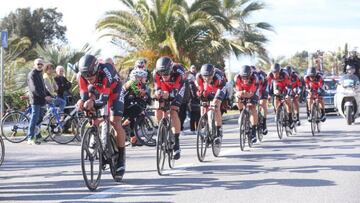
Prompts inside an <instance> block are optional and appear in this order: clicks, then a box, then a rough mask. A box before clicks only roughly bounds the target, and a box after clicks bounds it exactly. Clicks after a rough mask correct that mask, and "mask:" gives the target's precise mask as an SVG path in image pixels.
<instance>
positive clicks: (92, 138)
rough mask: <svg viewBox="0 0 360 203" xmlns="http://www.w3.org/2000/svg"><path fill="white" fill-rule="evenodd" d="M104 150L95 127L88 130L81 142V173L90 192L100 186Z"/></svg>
mask: <svg viewBox="0 0 360 203" xmlns="http://www.w3.org/2000/svg"><path fill="white" fill-rule="evenodd" d="M102 156H103V153H102V148H101V142H100V139H99V136H98V135H97V132H96V129H95V127H91V128H88V129H87V130H86V132H85V134H84V137H83V139H82V142H81V171H82V175H83V178H84V181H85V184H86V187H87V188H89V190H91V191H94V190H96V188H97V187H98V186H99V184H100V179H101V173H102Z"/></svg>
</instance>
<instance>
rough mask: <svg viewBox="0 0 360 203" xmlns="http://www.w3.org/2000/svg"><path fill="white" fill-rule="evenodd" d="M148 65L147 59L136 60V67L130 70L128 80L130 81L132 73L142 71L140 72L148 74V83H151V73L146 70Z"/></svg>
mask: <svg viewBox="0 0 360 203" xmlns="http://www.w3.org/2000/svg"><path fill="white" fill-rule="evenodd" d="M146 64H147V61H146V59H144V58H139V59H138V60H136V61H135V65H134V67H133V68H130V69H129V73H128V78H127V79H128V80H129V79H130V73H131V71H133V70H136V69H140V70H144V71H146V72H147V76H146V82H150V80H151V73H150V71H149V70H148V69H147V68H146Z"/></svg>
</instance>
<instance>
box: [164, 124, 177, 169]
mask: <svg viewBox="0 0 360 203" xmlns="http://www.w3.org/2000/svg"><path fill="white" fill-rule="evenodd" d="M166 137H167V142H166V151H167V154H168V164H169V167H170V168H174V167H175V159H174V150H173V146H174V145H173V143H175V136H174V135H173V134H172V132H171V129H170V127H169V128H168V130H167V135H166Z"/></svg>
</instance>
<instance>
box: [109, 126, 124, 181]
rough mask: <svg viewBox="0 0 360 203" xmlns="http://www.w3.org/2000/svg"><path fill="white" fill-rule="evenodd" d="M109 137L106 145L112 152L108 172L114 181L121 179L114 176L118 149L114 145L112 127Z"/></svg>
mask: <svg viewBox="0 0 360 203" xmlns="http://www.w3.org/2000/svg"><path fill="white" fill-rule="evenodd" d="M108 136H109V139H110V143H109V144H108V147H109V151H110V152H111V153H112V155H111V157H110V159H111V160H110V161H109V163H110V173H111V176H112V177H113V179H114V181H115V182H120V181H121V180H122V178H121V179H120V178H115V175H116V166H117V163H118V161H119V150H118V147H117V145H116V140H115V137H114V129H113V128H112V129H111V131H110V133H109V135H108Z"/></svg>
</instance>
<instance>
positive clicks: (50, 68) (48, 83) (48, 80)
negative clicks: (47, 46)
mask: <svg viewBox="0 0 360 203" xmlns="http://www.w3.org/2000/svg"><path fill="white" fill-rule="evenodd" d="M54 70H55V68H54V65H53V64H51V63H48V64H46V65H45V68H44V75H43V77H44V84H45V88H46V89H47V91H48V92H49V93H50V95H51V97H53V98H54V99H53V104H54V105H55V106H58V107H59V108H60V112H63V111H64V108H65V105H66V102H65V100H64V99H62V98H60V97H58V96H57V93H56V92H57V90H58V89H59V87H58V86H57V85H56V82H55V80H54Z"/></svg>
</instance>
